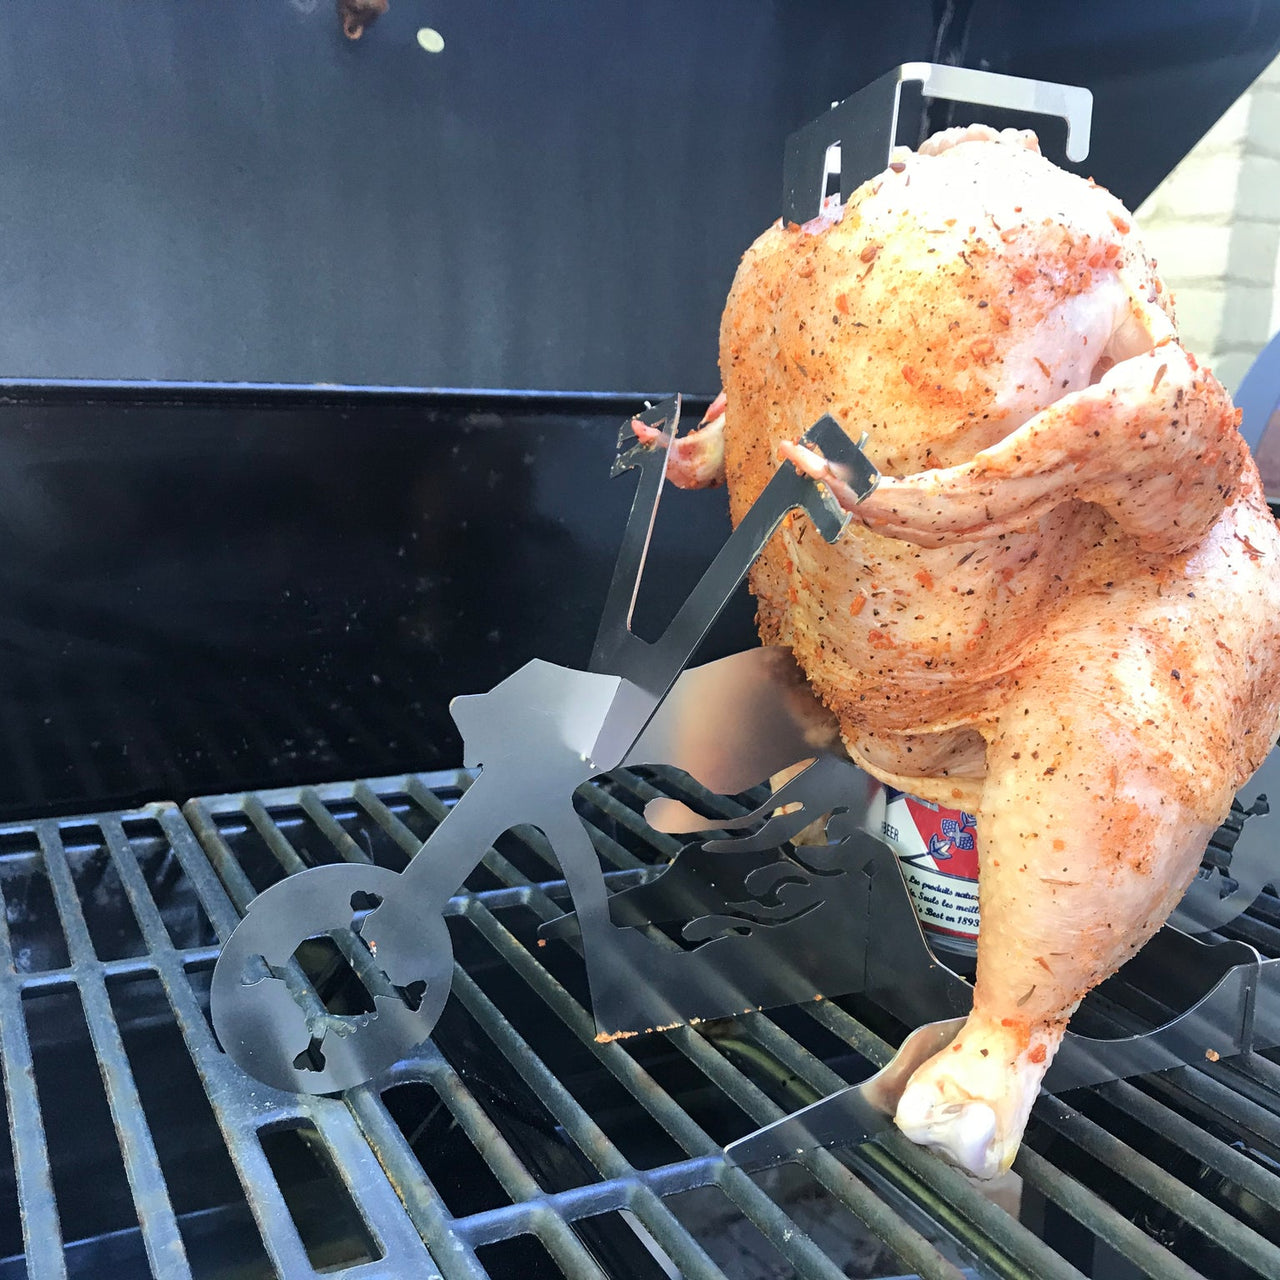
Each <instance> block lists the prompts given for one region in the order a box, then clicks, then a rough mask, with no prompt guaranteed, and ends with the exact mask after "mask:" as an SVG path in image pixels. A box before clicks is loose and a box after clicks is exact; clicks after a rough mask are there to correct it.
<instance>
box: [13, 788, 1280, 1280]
mask: <svg viewBox="0 0 1280 1280" xmlns="http://www.w3.org/2000/svg"><path fill="white" fill-rule="evenodd" d="M470 780H471V779H470V775H469V774H467V773H465V772H437V773H430V774H408V775H399V776H394V777H389V778H380V779H374V780H370V781H362V782H356V783H334V784H328V785H319V786H314V787H293V788H285V789H276V790H269V791H260V792H246V793H240V794H232V795H220V796H213V797H206V798H201V799H195V800H192V801H190V802H188V803H187V804H186V805H184V806H183V807H182V808H181V809H179V808H177V807H176V806H175V805H172V804H168V803H154V804H150V805H147V806H145V807H142V808H138V809H134V810H130V811H125V812H111V813H106V814H98V815H95V816H93V817H89V818H68V819H59V818H48V819H41V820H37V821H34V822H25V823H11V824H8V825H5V826H4V827H3V828H0V888H2V889H3V893H4V897H5V903H6V913H5V919H6V925H5V926H4V927H3V928H0V1002H2V1005H0V1055H2V1057H3V1066H4V1077H5V1084H6V1093H5V1101H6V1108H7V1112H8V1115H7V1120H8V1124H7V1126H5V1128H6V1129H7V1134H8V1138H7V1139H6V1142H7V1145H6V1148H5V1149H4V1150H3V1151H0V1248H2V1249H3V1252H4V1255H5V1258H4V1261H3V1262H0V1276H6V1277H7V1276H21V1275H26V1276H29V1277H31V1278H32V1280H44V1278H45V1277H54V1276H63V1275H67V1276H89V1275H94V1276H97V1275H111V1276H113V1277H132V1276H140V1277H141V1276H149V1275H155V1276H160V1277H165V1278H168V1277H185V1276H188V1275H190V1276H197V1277H222V1276H226V1277H232V1276H234V1277H248V1276H259V1275H261V1276H270V1275H272V1274H273V1273H274V1274H279V1275H282V1276H287V1277H295V1276H308V1275H312V1274H315V1273H317V1272H324V1273H325V1274H337V1275H349V1276H352V1277H356V1276H359V1277H374V1276H385V1277H389V1278H391V1277H394V1278H396V1280H399V1278H400V1277H406V1276H429V1275H433V1274H439V1275H441V1276H444V1277H449V1278H450V1280H452V1278H454V1277H457V1278H459V1280H461V1278H466V1280H478V1278H479V1277H483V1276H493V1277H505V1276H514V1275H520V1276H529V1277H538V1278H541V1277H559V1276H570V1277H600V1276H608V1277H625V1278H626V1280H631V1278H633V1277H654V1278H655V1280H657V1278H659V1277H671V1276H682V1277H720V1276H727V1277H730V1278H731V1280H746V1278H748V1277H750V1278H755V1277H760V1278H761V1280H763V1278H764V1277H773V1276H784V1275H793V1274H794V1275H799V1276H805V1277H823V1278H828V1277H829V1278H832V1280H834V1278H835V1277H839V1276H843V1277H851V1276H860V1277H889V1276H905V1275H918V1276H923V1277H938V1278H941V1277H949V1278H952V1277H956V1276H957V1275H981V1276H987V1275H993V1276H1034V1277H1036V1278H1037V1280H1049V1278H1055V1277H1069V1276H1070V1277H1076V1276H1081V1275H1084V1276H1094V1277H1104V1278H1112V1277H1128V1276H1137V1275H1146V1276H1152V1277H1158V1278H1160V1280H1164V1278H1165V1277H1174V1276H1178V1277H1182V1276H1185V1277H1191V1276H1204V1277H1208V1278H1210V1280H1235V1278H1236V1277H1241V1278H1243V1277H1270V1276H1276V1275H1280V1245H1277V1243H1276V1241H1277V1240H1280V1065H1277V1063H1276V1061H1275V1056H1276V1055H1275V1054H1274V1052H1273V1053H1270V1054H1255V1055H1248V1056H1245V1057H1242V1058H1238V1059H1235V1060H1233V1061H1231V1062H1221V1063H1216V1064H1215V1063H1211V1062H1207V1061H1206V1062H1202V1063H1196V1064H1193V1065H1188V1066H1186V1067H1182V1068H1179V1069H1177V1070H1174V1071H1169V1072H1164V1073H1161V1074H1159V1075H1156V1076H1152V1077H1148V1078H1144V1079H1140V1080H1135V1081H1127V1082H1120V1083H1113V1084H1108V1085H1105V1086H1103V1087H1101V1088H1098V1089H1091V1090H1079V1091H1076V1092H1075V1093H1073V1094H1071V1095H1067V1096H1064V1097H1061V1098H1055V1097H1051V1096H1047V1095H1046V1096H1042V1097H1041V1098H1040V1100H1039V1101H1038V1102H1037V1104H1036V1107H1035V1112H1034V1115H1033V1119H1032V1122H1031V1126H1030V1128H1029V1130H1028V1134H1027V1140H1026V1142H1025V1144H1024V1146H1023V1149H1022V1152H1021V1154H1020V1155H1019V1157H1018V1159H1017V1161H1016V1162H1015V1165H1014V1174H1015V1175H1016V1178H1015V1179H1013V1180H1011V1185H1006V1186H1004V1187H1003V1188H1002V1193H1001V1194H999V1195H997V1196H995V1197H993V1198H988V1197H987V1196H985V1195H984V1194H983V1193H982V1192H981V1191H980V1190H979V1189H978V1188H977V1186H976V1185H975V1184H974V1183H973V1182H971V1181H970V1180H968V1179H967V1178H965V1177H964V1176H962V1175H961V1174H959V1173H958V1172H956V1171H954V1170H952V1169H950V1168H948V1167H947V1166H945V1165H943V1164H942V1163H941V1162H940V1161H938V1160H937V1159H935V1158H934V1157H932V1156H931V1155H928V1154H927V1153H925V1152H923V1151H921V1150H920V1149H919V1148H917V1147H914V1146H913V1145H912V1144H910V1143H909V1142H907V1141H906V1140H905V1139H903V1138H901V1137H900V1136H898V1135H897V1134H892V1135H889V1136H887V1137H884V1138H882V1139H880V1140H879V1141H877V1142H875V1143H872V1144H869V1145H867V1146H864V1147H862V1148H859V1149H857V1150H854V1151H850V1152H845V1153H840V1154H838V1155H836V1154H829V1153H818V1154H816V1155H812V1156H810V1157H807V1158H806V1159H805V1160H804V1162H803V1164H801V1165H792V1166H785V1167H783V1168H782V1169H780V1170H775V1171H772V1172H770V1173H768V1174H765V1175H756V1176H754V1177H752V1176H748V1175H746V1174H745V1173H743V1172H741V1171H740V1170H736V1169H732V1168H729V1167H726V1166H725V1165H724V1162H723V1160H722V1157H721V1156H720V1154H719V1150H720V1148H721V1146H722V1145H723V1144H724V1143H726V1142H728V1141H731V1140H732V1139H734V1138H736V1137H739V1136H741V1135H742V1134H743V1133H745V1132H747V1131H749V1130H750V1129H752V1128H754V1127H755V1126H756V1125H758V1124H760V1123H764V1122H767V1121H769V1120H772V1119H775V1118H777V1117H778V1116H780V1115H781V1114H782V1113H783V1112H784V1111H788V1110H792V1109H794V1108H795V1107H797V1106H800V1105H804V1104H805V1103H807V1102H809V1101H812V1100H814V1099H815V1098H817V1097H819V1096H821V1095H823V1094H825V1093H827V1092H829V1091H830V1090H831V1089H832V1088H834V1087H836V1086H838V1084H839V1083H840V1081H841V1080H845V1079H855V1080H856V1079H858V1078H861V1077H862V1076H865V1075H866V1074H867V1073H868V1071H870V1070H871V1069H872V1067H873V1065H878V1064H881V1063H883V1062H884V1061H885V1060H887V1058H888V1056H889V1055H890V1054H891V1052H892V1046H893V1045H894V1044H896V1043H897V1042H898V1040H900V1039H901V1037H902V1035H903V1034H904V1033H905V1030H906V1028H903V1027H902V1026H900V1025H896V1024H895V1023H894V1021H893V1019H892V1018H891V1017H890V1016H888V1015H887V1014H885V1013H884V1012H883V1011H882V1010H879V1009H877V1008H876V1007H875V1006H874V1005H871V1004H869V1003H866V1002H860V1001H859V1000H856V999H846V1000H831V1001H821V1002H817V1003H813V1004H811V1005H809V1006H807V1007H803V1008H796V1009H787V1010H779V1011H775V1012H774V1013H772V1014H769V1015H766V1014H763V1013H757V1014H751V1015H747V1016H745V1017H742V1018H737V1019H733V1020H726V1021H724V1022H720V1023H712V1024H708V1025H704V1026H701V1027H698V1028H696V1029H689V1028H685V1029H681V1030H677V1031H674V1032H670V1033H667V1034H664V1035H658V1036H649V1037H641V1038H636V1039H632V1040H625V1041H621V1042H614V1043H610V1044H598V1043H597V1042H596V1040H595V1026H594V1023H593V1021H592V1019H591V1016H590V1013H589V1011H588V1005H587V993H586V989H585V974H584V969H583V966H582V962H581V959H580V957H579V955H578V954H577V953H576V952H575V951H574V950H573V949H572V948H571V947H570V946H569V945H568V944H567V943H565V942H560V941H553V942H551V943H549V944H547V945H545V946H539V945H538V939H537V936H536V935H537V926H538V925H539V924H540V923H541V922H543V921H545V920H547V919H549V918H552V917H553V916H555V915H558V914H559V913H560V912H561V911H562V910H564V909H565V905H566V902H567V897H566V893H565V890H564V885H563V883H562V882H561V881H560V879H559V873H558V870H557V868H556V864H555V861H554V858H553V857H552V855H551V853H550V850H549V848H548V847H547V846H546V845H545V842H544V841H542V839H541V837H540V836H539V834H538V833H537V832H536V831H535V830H533V829H528V830H525V831H515V832H512V833H511V834H509V835H508V836H507V837H504V839H503V841H501V842H500V847H498V848H495V849H491V850H490V851H489V852H488V854H487V856H486V857H485V859H484V862H483V864H482V865H481V866H480V867H479V868H477V870H476V872H475V873H474V875H473V876H472V878H471V880H470V881H469V882H468V884H467V885H466V886H465V889H464V891H463V892H461V893H459V894H458V895H457V896H456V897H455V898H454V899H453V900H452V901H451V903H450V906H449V913H448V916H449V927H450V931H451V933H452V935H453V943H454V949H455V956H456V958H457V968H456V973H455V977H454V983H453V994H452V996H451V997H450V1001H449V1004H448V1005H447V1007H446V1010H445V1013H444V1016H443V1017H442V1018H441V1020H440V1023H439V1024H438V1027H437V1029H436V1032H435V1034H434V1036H433V1038H432V1042H431V1044H430V1045H429V1046H428V1048H427V1049H426V1051H425V1052H424V1053H423V1054H422V1055H421V1056H420V1057H418V1058H415V1059H413V1060H411V1061H405V1062H402V1063H401V1064H399V1065H398V1066H397V1067H396V1068H395V1069H394V1070H393V1071H392V1072H390V1073H389V1074H388V1075H387V1076H386V1077H385V1078H383V1079H380V1080H379V1081H377V1082H376V1084H374V1085H367V1086H362V1087H360V1088H357V1089H354V1090H352V1091H350V1092H349V1093H348V1094H346V1095H344V1096H342V1097H338V1098H317V1097H309V1096H305V1095H294V1094H283V1093H278V1092H276V1091H274V1090H271V1089H269V1088H267V1087H266V1086H263V1085H260V1084H258V1083H256V1082H254V1081H252V1080H250V1079H249V1078H248V1077H246V1076H244V1075H243V1074H242V1073H241V1072H240V1071H239V1070H238V1069H237V1068H235V1067H234V1066H233V1065H232V1064H231V1063H230V1062H229V1060H228V1059H227V1058H225V1057H224V1055H223V1054H222V1053H221V1052H220V1050H219V1048H218V1046H217V1044H216V1041H215V1039H214V1037H213V1033H212V1030H211V1028H210V1025H209V1022H208V1020H207V1015H208V984H209V975H210V971H211V968H212V965H213V962H214V960H215V958H216V955H217V950H218V942H219V940H220V939H223V938H225V937H226V936H227V935H228V934H229V932H230V930H231V929H232V928H233V927H234V925H235V922H236V920H237V918H238V913H239V912H241V911H242V910H243V909H244V907H245V906H246V905H247V904H248V902H249V901H250V899H251V898H252V897H253V896H254V895H255V894H256V893H257V892H260V891H261V890H262V889H264V888H265V887H267V886H268V885H270V884H272V883H274V882H275V881H277V880H279V879H281V878H282V877H284V876H286V875H290V874H293V873H295V872H297V871H300V870H302V869H303V868H305V867H309V866H316V865H320V864H322V863H329V862H337V861H341V860H346V861H356V862H369V861H371V862H374V863H376V864H378V865H380V866H385V867H388V868H391V869H393V870H401V869H403V867H404V866H405V865H406V863H407V860H408V859H409V857H410V856H411V855H412V854H413V853H414V852H415V851H416V850H417V848H418V847H419V845H420V843H421V841H422V840H423V838H424V837H425V836H426V835H427V834H428V833H429V832H430V830H431V829H432V828H433V826H434V825H435V823H437V822H438V821H439V820H440V818H441V817H442V816H443V815H444V814H445V813H446V812H447V810H448V808H449V806H450V805H451V804H452V803H453V802H454V801H455V800H456V799H457V797H458V796H459V795H460V794H461V793H462V792H463V791H464V790H465V789H466V787H467V785H468V784H469V782H470ZM658 794H666V795H674V796H676V797H677V798H680V799H684V800H686V801H687V802H688V803H691V804H695V805H702V806H706V805H709V804H718V805H720V806H721V807H720V809H719V812H720V813H721V814H723V815H724V816H726V817H728V816H732V815H733V813H735V812H742V811H745V805H746V803H749V802H750V800H751V799H752V797H744V798H743V801H744V803H743V805H742V806H734V805H732V804H730V803H729V802H726V801H724V800H723V799H722V798H717V797H712V796H710V795H709V794H707V793H705V792H702V791H700V790H699V789H697V788H696V786H694V785H691V784H690V783H689V782H688V781H687V780H685V779H683V778H682V777H680V776H665V775H663V774H662V773H659V772H656V771H638V772H632V771H619V772H617V773H615V774H613V775H610V776H609V777H608V778H607V779H605V780H604V781H602V782H601V783H599V784H597V785H595V786H594V787H593V788H592V789H591V791H590V793H589V798H588V802H587V803H586V804H585V805H584V806H583V814H584V817H585V818H586V819H587V821H588V823H589V826H590V830H591V834H592V839H593V841H594V843H595V846H596V849H597V852H598V854H599V856H600V858H601V861H602V865H603V866H604V867H605V868H606V874H607V877H608V879H609V881H610V884H611V887H612V888H614V889H618V888H622V887H625V886H628V885H632V884H635V883H637V882H638V881H641V880H643V879H645V878H646V877H649V876H651V875H652V874H653V871H652V869H653V868H655V867H658V866H660V865H662V864H664V863H665V861H666V860H667V859H668V858H669V857H670V856H671V855H672V854H673V853H674V851H675V850H674V841H672V840H671V839H670V838H669V837H663V836H655V834H654V833H652V832H650V831H649V830H648V829H647V828H646V826H645V824H644V823H643V821H642V820H641V817H640V812H641V810H642V808H643V805H644V804H645V803H646V802H647V801H648V800H649V799H651V798H653V797H654V796H656V795H658ZM707 811H708V812H715V810H707ZM1227 934H1228V936H1237V937H1240V938H1243V939H1245V940H1247V941H1249V942H1251V943H1252V944H1253V945H1255V946H1257V947H1259V948H1260V949H1261V950H1263V951H1264V952H1265V953H1266V954H1267V955H1277V954H1280V900H1278V899H1277V898H1276V897H1275V896H1274V895H1273V894H1267V895H1265V896H1264V897H1263V898H1262V899H1261V900H1260V901H1259V902H1258V903H1257V904H1256V906H1255V907H1254V908H1253V909H1252V910H1251V911H1250V912H1249V913H1248V914H1247V916H1246V917H1244V918H1243V919H1242V920H1240V921H1239V922H1238V924H1237V925H1236V926H1235V927H1234V928H1233V929H1231V930H1228V931H1227ZM1133 969H1134V966H1132V965H1131V966H1130V970H1126V971H1125V972H1124V973H1122V974H1121V975H1120V976H1119V977H1117V978H1116V979H1113V980H1112V981H1111V982H1110V983H1108V984H1107V985H1106V987H1105V988H1103V989H1102V990H1101V991H1100V992H1099V993H1098V995H1097V996H1096V997H1094V998H1091V1000H1090V1008H1089V1017H1090V1025H1092V1026H1095V1027H1096V1026H1099V1025H1108V1026H1111V1027H1113V1028H1114V1027H1117V1026H1123V1025H1124V1024H1125V1022H1126V1020H1133V1019H1152V1018H1154V1019H1160V1018H1161V1017H1167V1016H1170V1015H1171V1014H1172V1013H1173V1012H1176V1010H1175V1009H1172V1008H1169V1007H1167V1006H1166V1005H1165V1004H1164V998H1165V997H1167V996H1168V994H1169V993H1168V992H1166V991H1162V990H1161V987H1160V983H1159V976H1158V975H1156V976H1154V977H1153V976H1152V975H1144V974H1142V973H1141V972H1140V971H1137V972H1133V971H1132V970H1133ZM308 972H309V973H310V974H311V976H312V978H313V981H314V982H315V984H316V987H317V990H318V991H319V992H320V993H321V995H322V997H323V998H324V999H325V1000H326V1003H328V1004H329V1007H330V1008H334V1009H337V1008H342V1009H346V1010H352V1009H354V1008H356V1007H358V1005H357V1004H355V1003H353V1002H358V1001H359V999H360V998H361V994H360V988H359V984H358V982H356V981H354V975H352V974H351V972H350V970H345V971H344V969H343V966H342V965H341V964H340V963H335V962H334V961H333V959H332V957H329V958H327V959H326V958H324V957H320V958H318V960H317V962H316V963H315V964H314V965H308ZM24 1251H25V1255H26V1256H25V1261H24V1258H23V1256H22V1255H23V1253H24Z"/></svg>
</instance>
